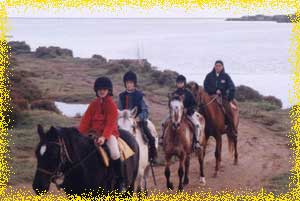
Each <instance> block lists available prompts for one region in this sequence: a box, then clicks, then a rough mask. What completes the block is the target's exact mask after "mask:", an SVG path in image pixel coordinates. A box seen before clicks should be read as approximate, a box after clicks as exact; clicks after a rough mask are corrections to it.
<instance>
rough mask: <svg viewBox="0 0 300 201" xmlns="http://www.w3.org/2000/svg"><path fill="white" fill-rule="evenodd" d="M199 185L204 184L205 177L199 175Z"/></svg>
mask: <svg viewBox="0 0 300 201" xmlns="http://www.w3.org/2000/svg"><path fill="white" fill-rule="evenodd" d="M200 185H201V186H205V185H206V180H205V177H200Z"/></svg>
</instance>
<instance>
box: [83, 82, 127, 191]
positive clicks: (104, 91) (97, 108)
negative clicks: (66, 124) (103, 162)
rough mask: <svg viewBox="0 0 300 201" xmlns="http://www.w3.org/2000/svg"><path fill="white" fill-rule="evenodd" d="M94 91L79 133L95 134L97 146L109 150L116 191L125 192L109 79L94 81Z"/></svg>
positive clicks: (116, 119)
mask: <svg viewBox="0 0 300 201" xmlns="http://www.w3.org/2000/svg"><path fill="white" fill-rule="evenodd" d="M94 90H95V92H96V96H97V98H96V99H95V100H93V101H92V102H91V103H90V105H89V106H88V109H87V111H86V112H85V113H84V115H83V117H82V119H81V122H80V126H79V131H80V133H82V134H83V135H87V134H89V133H93V134H95V135H96V136H97V137H98V139H97V141H96V142H97V144H99V145H103V144H104V143H105V142H106V144H107V146H108V148H109V151H110V156H111V158H112V162H111V165H112V168H113V170H114V172H115V174H116V177H117V181H116V184H117V189H116V190H118V191H119V192H123V191H124V190H125V185H124V176H123V162H122V161H121V158H120V156H121V155H120V150H119V146H118V141H117V137H118V136H119V132H118V123H117V121H118V108H117V105H116V103H115V102H114V101H113V99H112V96H113V85H112V82H111V81H110V79H109V78H107V77H99V78H98V79H96V81H95V85H94Z"/></svg>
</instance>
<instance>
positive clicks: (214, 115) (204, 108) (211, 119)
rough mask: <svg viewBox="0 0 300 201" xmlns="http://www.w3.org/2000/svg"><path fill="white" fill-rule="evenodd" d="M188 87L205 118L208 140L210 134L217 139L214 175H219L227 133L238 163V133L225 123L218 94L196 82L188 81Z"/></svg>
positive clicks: (236, 124) (235, 160)
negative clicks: (209, 92) (206, 89)
mask: <svg viewBox="0 0 300 201" xmlns="http://www.w3.org/2000/svg"><path fill="white" fill-rule="evenodd" d="M187 86H188V88H189V89H190V90H191V91H192V93H193V95H194V97H195V99H196V101H197V104H198V107H199V112H200V114H202V115H203V116H204V118H205V121H206V125H205V134H206V140H205V142H207V140H208V138H209V136H213V137H214V138H215V139H216V149H215V157H216V166H215V173H214V176H215V177H216V176H217V175H218V171H219V169H220V162H221V152H222V135H223V134H225V133H226V134H227V138H228V148H229V152H230V154H231V155H233V153H234V164H235V165H237V163H238V151H237V134H234V132H233V131H232V130H231V129H228V127H226V125H225V114H224V110H223V108H222V106H221V105H220V104H219V103H218V102H217V96H210V95H208V94H207V93H206V92H205V91H204V89H203V88H200V87H199V85H198V84H197V83H195V82H190V83H188V85H187ZM235 118H236V119H235V120H234V122H235V129H236V130H237V128H238V122H239V118H238V115H237V116H236V117H235ZM205 147H206V145H205V146H204V155H205Z"/></svg>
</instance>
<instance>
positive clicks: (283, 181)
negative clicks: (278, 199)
mask: <svg viewBox="0 0 300 201" xmlns="http://www.w3.org/2000/svg"><path fill="white" fill-rule="evenodd" d="M289 176H290V173H284V174H281V175H278V176H276V177H273V178H272V179H270V181H269V183H268V184H267V186H266V190H267V191H268V192H273V193H274V194H275V195H279V194H281V193H287V192H288V189H289V183H290V180H289Z"/></svg>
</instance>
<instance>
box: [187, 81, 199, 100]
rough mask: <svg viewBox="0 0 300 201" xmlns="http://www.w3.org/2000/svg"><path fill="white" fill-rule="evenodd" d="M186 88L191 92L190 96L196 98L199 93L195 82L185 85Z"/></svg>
mask: <svg viewBox="0 0 300 201" xmlns="http://www.w3.org/2000/svg"><path fill="white" fill-rule="evenodd" d="M186 87H187V88H188V89H189V90H190V91H191V92H192V94H193V95H194V96H195V97H197V96H198V93H199V89H200V86H199V85H198V83H197V82H194V81H191V82H189V83H187V85H186Z"/></svg>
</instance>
